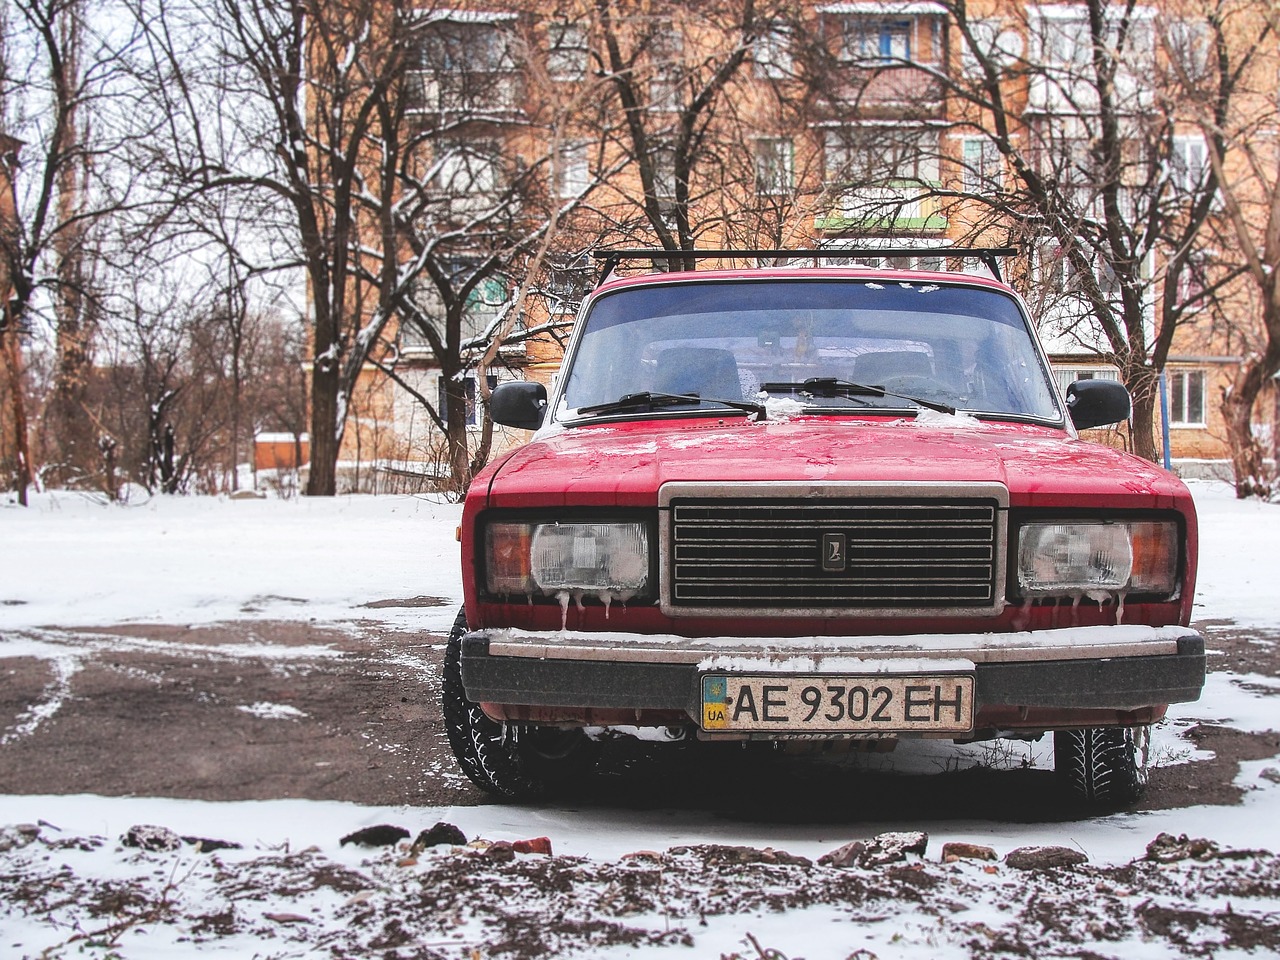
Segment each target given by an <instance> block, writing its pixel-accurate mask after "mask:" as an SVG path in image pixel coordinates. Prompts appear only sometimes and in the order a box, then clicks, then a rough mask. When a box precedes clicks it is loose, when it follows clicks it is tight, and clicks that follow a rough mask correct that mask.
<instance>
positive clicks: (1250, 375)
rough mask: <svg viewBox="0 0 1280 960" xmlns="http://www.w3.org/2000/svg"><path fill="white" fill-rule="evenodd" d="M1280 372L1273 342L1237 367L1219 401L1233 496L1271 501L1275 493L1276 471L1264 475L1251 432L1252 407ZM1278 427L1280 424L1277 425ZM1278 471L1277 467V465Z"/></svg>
mask: <svg viewBox="0 0 1280 960" xmlns="http://www.w3.org/2000/svg"><path fill="white" fill-rule="evenodd" d="M1277 369H1280V342H1273V343H1272V344H1271V345H1270V349H1268V350H1267V352H1266V353H1265V354H1264V355H1262V356H1257V355H1255V356H1253V357H1251V358H1250V359H1248V360H1246V361H1245V362H1244V363H1243V364H1241V365H1240V369H1239V370H1238V371H1237V372H1236V376H1235V380H1233V381H1232V383H1231V387H1230V388H1229V389H1228V390H1226V391H1224V396H1223V398H1222V419H1223V420H1224V421H1225V422H1226V425H1227V444H1228V445H1229V446H1230V448H1231V471H1232V474H1233V475H1234V476H1235V484H1236V496H1237V497H1239V498H1240V499H1242V500H1243V499H1245V498H1246V497H1261V498H1262V499H1264V500H1269V499H1271V496H1272V495H1273V494H1274V493H1275V492H1276V489H1277V485H1276V475H1275V474H1276V471H1272V473H1270V474H1268V473H1267V471H1266V467H1265V464H1264V463H1263V460H1264V458H1265V456H1266V453H1265V451H1264V450H1263V448H1262V443H1261V442H1260V441H1259V440H1258V438H1257V436H1255V435H1254V432H1253V407H1254V404H1255V403H1256V402H1257V400H1258V396H1259V394H1261V393H1262V387H1263V385H1264V384H1265V383H1266V382H1267V381H1268V380H1269V379H1271V377H1273V376H1275V374H1276V371H1277ZM1278 426H1280V425H1278ZM1277 469H1280V464H1278V465H1277Z"/></svg>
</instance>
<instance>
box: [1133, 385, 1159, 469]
mask: <svg viewBox="0 0 1280 960" xmlns="http://www.w3.org/2000/svg"><path fill="white" fill-rule="evenodd" d="M1125 386H1126V387H1128V388H1129V394H1130V395H1131V396H1132V397H1133V414H1132V418H1131V420H1130V442H1131V443H1132V444H1133V452H1134V453H1136V454H1137V455H1138V456H1140V457H1142V458H1144V459H1146V460H1150V461H1151V462H1152V463H1159V462H1161V460H1162V459H1163V455H1162V450H1161V448H1160V444H1158V443H1156V425H1157V424H1156V411H1157V410H1158V408H1159V396H1160V392H1159V391H1160V380H1159V374H1157V373H1156V371H1155V370H1153V369H1151V368H1150V367H1147V366H1140V367H1137V368H1136V369H1133V370H1128V371H1126V372H1125Z"/></svg>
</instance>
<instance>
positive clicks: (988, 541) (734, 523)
mask: <svg viewBox="0 0 1280 960" xmlns="http://www.w3.org/2000/svg"><path fill="white" fill-rule="evenodd" d="M999 518H1000V511H999V505H998V504H997V503H996V502H995V501H994V500H988V499H984V498H974V499H945V500H944V499H936V498H918V499H908V500H904V499H862V498H858V499H849V500H818V501H813V500H807V501H805V502H796V501H795V500H768V499H762V498H758V497H751V498H744V499H733V500H721V499H705V500H702V499H691V500H683V499H682V500H677V501H674V502H672V504H671V537H670V541H669V542H670V554H669V560H668V563H669V568H668V576H669V577H670V583H669V590H668V592H667V595H668V597H669V602H670V603H671V605H672V606H673V607H698V608H710V609H741V608H749V607H750V608H758V609H761V610H763V611H766V612H767V611H770V610H780V609H787V610H805V609H831V610H834V611H841V610H843V611H847V612H849V613H855V612H858V611H863V610H873V609H874V610H883V611H893V610H908V609H910V610H918V609H921V608H926V609H933V608H947V609H954V608H961V609H963V608H985V609H986V610H988V611H989V610H990V608H992V607H993V605H994V604H995V602H996V589H997V578H998V573H999V570H1000V569H1001V568H1002V564H1001V562H1000V552H1001V548H1000V544H999V541H1000V527H999V525H998V520H999ZM833 541H835V542H836V543H838V544H839V550H838V551H837V552H839V553H843V554H844V563H843V565H842V566H841V565H840V564H838V563H828V564H826V566H825V568H824V559H823V553H824V552H825V551H826V550H827V548H828V547H830V546H831V544H832V542H833ZM832 549H834V548H832ZM837 559H838V558H837ZM973 612H974V613H977V612H979V610H977V609H975V610H974V611H973Z"/></svg>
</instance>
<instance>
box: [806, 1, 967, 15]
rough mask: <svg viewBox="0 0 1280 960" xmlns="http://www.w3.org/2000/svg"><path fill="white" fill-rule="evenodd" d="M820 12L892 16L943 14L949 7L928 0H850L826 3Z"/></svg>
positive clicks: (819, 9)
mask: <svg viewBox="0 0 1280 960" xmlns="http://www.w3.org/2000/svg"><path fill="white" fill-rule="evenodd" d="M818 12H819V13H856V14H881V15H884V14H888V15H889V16H892V17H911V16H927V15H933V16H941V15H943V14H945V13H946V12H947V8H946V7H944V6H943V5H942V4H940V3H929V2H927V0H915V2H912V0H901V2H897V3H895V2H893V0H848V2H845V3H824V4H823V5H822V6H820V7H818Z"/></svg>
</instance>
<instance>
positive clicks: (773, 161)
mask: <svg viewBox="0 0 1280 960" xmlns="http://www.w3.org/2000/svg"><path fill="white" fill-rule="evenodd" d="M794 182H795V147H794V145H793V144H792V143H791V141H790V140H788V139H786V138H785V137H762V138H761V139H759V140H757V141H756V192H757V193H759V194H760V195H761V196H778V195H789V194H791V192H792V187H793V185H794Z"/></svg>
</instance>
